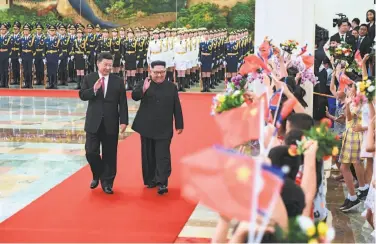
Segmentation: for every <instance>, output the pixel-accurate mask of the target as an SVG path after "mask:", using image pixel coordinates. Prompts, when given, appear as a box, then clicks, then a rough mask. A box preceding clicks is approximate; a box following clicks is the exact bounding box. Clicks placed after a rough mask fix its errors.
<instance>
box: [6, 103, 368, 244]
mask: <svg viewBox="0 0 376 244" xmlns="http://www.w3.org/2000/svg"><path fill="white" fill-rule="evenodd" d="M128 105H129V111H130V113H129V114H130V122H132V121H133V118H134V116H135V113H136V111H137V109H138V103H135V102H133V101H132V100H128ZM85 111H86V103H83V102H81V101H80V100H78V99H76V98H37V97H0V222H2V221H4V220H5V219H7V218H9V217H10V216H12V215H13V214H14V213H16V212H17V211H19V210H20V209H22V208H23V207H25V206H26V205H28V204H29V203H30V202H32V201H33V200H35V199H36V198H38V197H39V196H41V195H42V194H44V193H45V192H47V191H48V190H49V189H51V188H53V187H54V186H55V185H57V184H59V183H60V182H62V181H63V180H65V179H66V178H68V177H69V176H71V175H72V174H73V173H75V172H76V171H78V170H79V169H80V168H82V167H83V166H84V165H86V159H85V157H84V145H83V143H84V140H85V138H84V131H83V123H84V119H85ZM132 132H133V131H132V130H131V129H130V127H129V128H128V129H127V132H126V133H125V134H124V135H123V136H122V138H124V137H126V136H128V135H130V134H131V133H132ZM122 138H120V139H122ZM326 169H327V170H326V177H325V178H326V180H327V191H328V193H327V204H328V208H329V210H330V216H329V218H328V221H329V223H330V224H332V225H333V226H334V227H335V228H336V230H337V236H336V239H335V241H336V242H338V243H367V242H370V241H371V239H370V237H369V233H370V232H371V229H370V226H369V225H368V224H367V223H366V222H365V220H364V219H363V218H362V217H361V216H360V213H361V211H362V208H359V209H358V210H357V211H354V212H352V213H349V214H343V213H342V212H340V211H339V210H338V207H339V205H341V204H342V202H343V199H344V196H345V194H346V189H345V188H344V187H343V186H342V183H339V182H336V181H334V180H333V179H331V172H330V166H327V165H326ZM217 219H218V215H217V214H216V213H215V212H213V211H211V210H209V209H207V208H205V207H204V206H202V205H198V206H197V207H196V209H195V211H194V212H193V213H192V215H191V217H190V218H189V220H188V221H187V223H186V225H185V226H184V228H183V229H182V231H181V233H180V234H179V238H178V239H177V242H196V243H197V242H210V238H211V237H212V236H213V234H214V231H215V226H216V223H217Z"/></svg>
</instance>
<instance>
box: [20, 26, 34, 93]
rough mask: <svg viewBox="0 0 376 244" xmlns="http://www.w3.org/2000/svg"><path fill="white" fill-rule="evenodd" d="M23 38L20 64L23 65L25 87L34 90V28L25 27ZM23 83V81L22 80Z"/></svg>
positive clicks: (21, 40)
mask: <svg viewBox="0 0 376 244" xmlns="http://www.w3.org/2000/svg"><path fill="white" fill-rule="evenodd" d="M22 29H23V36H22V37H21V39H20V52H21V55H20V59H19V61H20V63H21V64H22V69H23V70H22V71H21V72H23V86H22V88H33V85H32V80H33V62H34V53H35V36H33V35H31V34H30V32H31V30H32V26H31V25H30V24H28V23H26V24H24V26H23V28H22ZM21 82H22V80H21Z"/></svg>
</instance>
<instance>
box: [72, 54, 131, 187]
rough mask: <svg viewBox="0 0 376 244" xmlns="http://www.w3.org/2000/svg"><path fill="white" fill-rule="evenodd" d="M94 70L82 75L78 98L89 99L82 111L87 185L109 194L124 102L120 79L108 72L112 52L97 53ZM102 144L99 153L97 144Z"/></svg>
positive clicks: (124, 118) (122, 127)
mask: <svg viewBox="0 0 376 244" xmlns="http://www.w3.org/2000/svg"><path fill="white" fill-rule="evenodd" d="M97 65H98V72H94V73H91V74H89V75H87V76H85V78H84V80H83V82H82V84H81V90H80V92H79V95H80V98H81V100H83V101H89V105H88V108H87V112H86V120H85V131H86V143H85V150H86V159H87V161H88V162H89V164H90V168H91V172H92V173H93V180H92V182H91V184H90V188H92V189H94V188H96V187H97V186H98V184H99V180H100V182H101V185H102V189H103V191H104V192H105V193H107V194H113V190H112V187H113V183H114V179H115V176H116V157H117V145H118V136H119V120H120V132H121V133H123V132H124V131H125V129H126V128H127V125H128V105H127V97H126V91H125V86H124V83H123V81H122V79H121V78H120V77H118V76H116V75H113V74H110V72H111V69H112V55H111V54H110V53H107V52H104V53H101V54H99V55H98V57H97ZM100 145H102V157H101V156H100V155H99V154H100V150H99V147H100Z"/></svg>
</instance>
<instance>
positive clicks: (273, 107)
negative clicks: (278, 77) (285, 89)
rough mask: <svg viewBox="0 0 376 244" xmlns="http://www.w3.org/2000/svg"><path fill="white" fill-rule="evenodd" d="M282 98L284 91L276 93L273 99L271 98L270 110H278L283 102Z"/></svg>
mask: <svg viewBox="0 0 376 244" xmlns="http://www.w3.org/2000/svg"><path fill="white" fill-rule="evenodd" d="M281 97H282V90H281V89H279V90H277V91H276V92H274V93H273V95H272V97H271V98H270V101H269V108H270V110H273V111H274V110H277V108H278V107H279V103H280V102H281Z"/></svg>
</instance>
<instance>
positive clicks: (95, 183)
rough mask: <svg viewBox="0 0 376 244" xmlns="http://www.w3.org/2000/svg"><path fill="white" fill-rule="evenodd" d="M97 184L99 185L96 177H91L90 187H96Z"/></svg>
mask: <svg viewBox="0 0 376 244" xmlns="http://www.w3.org/2000/svg"><path fill="white" fill-rule="evenodd" d="M98 185H99V180H97V179H93V180H92V181H91V183H90V188H91V189H95V188H97V186H98Z"/></svg>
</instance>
